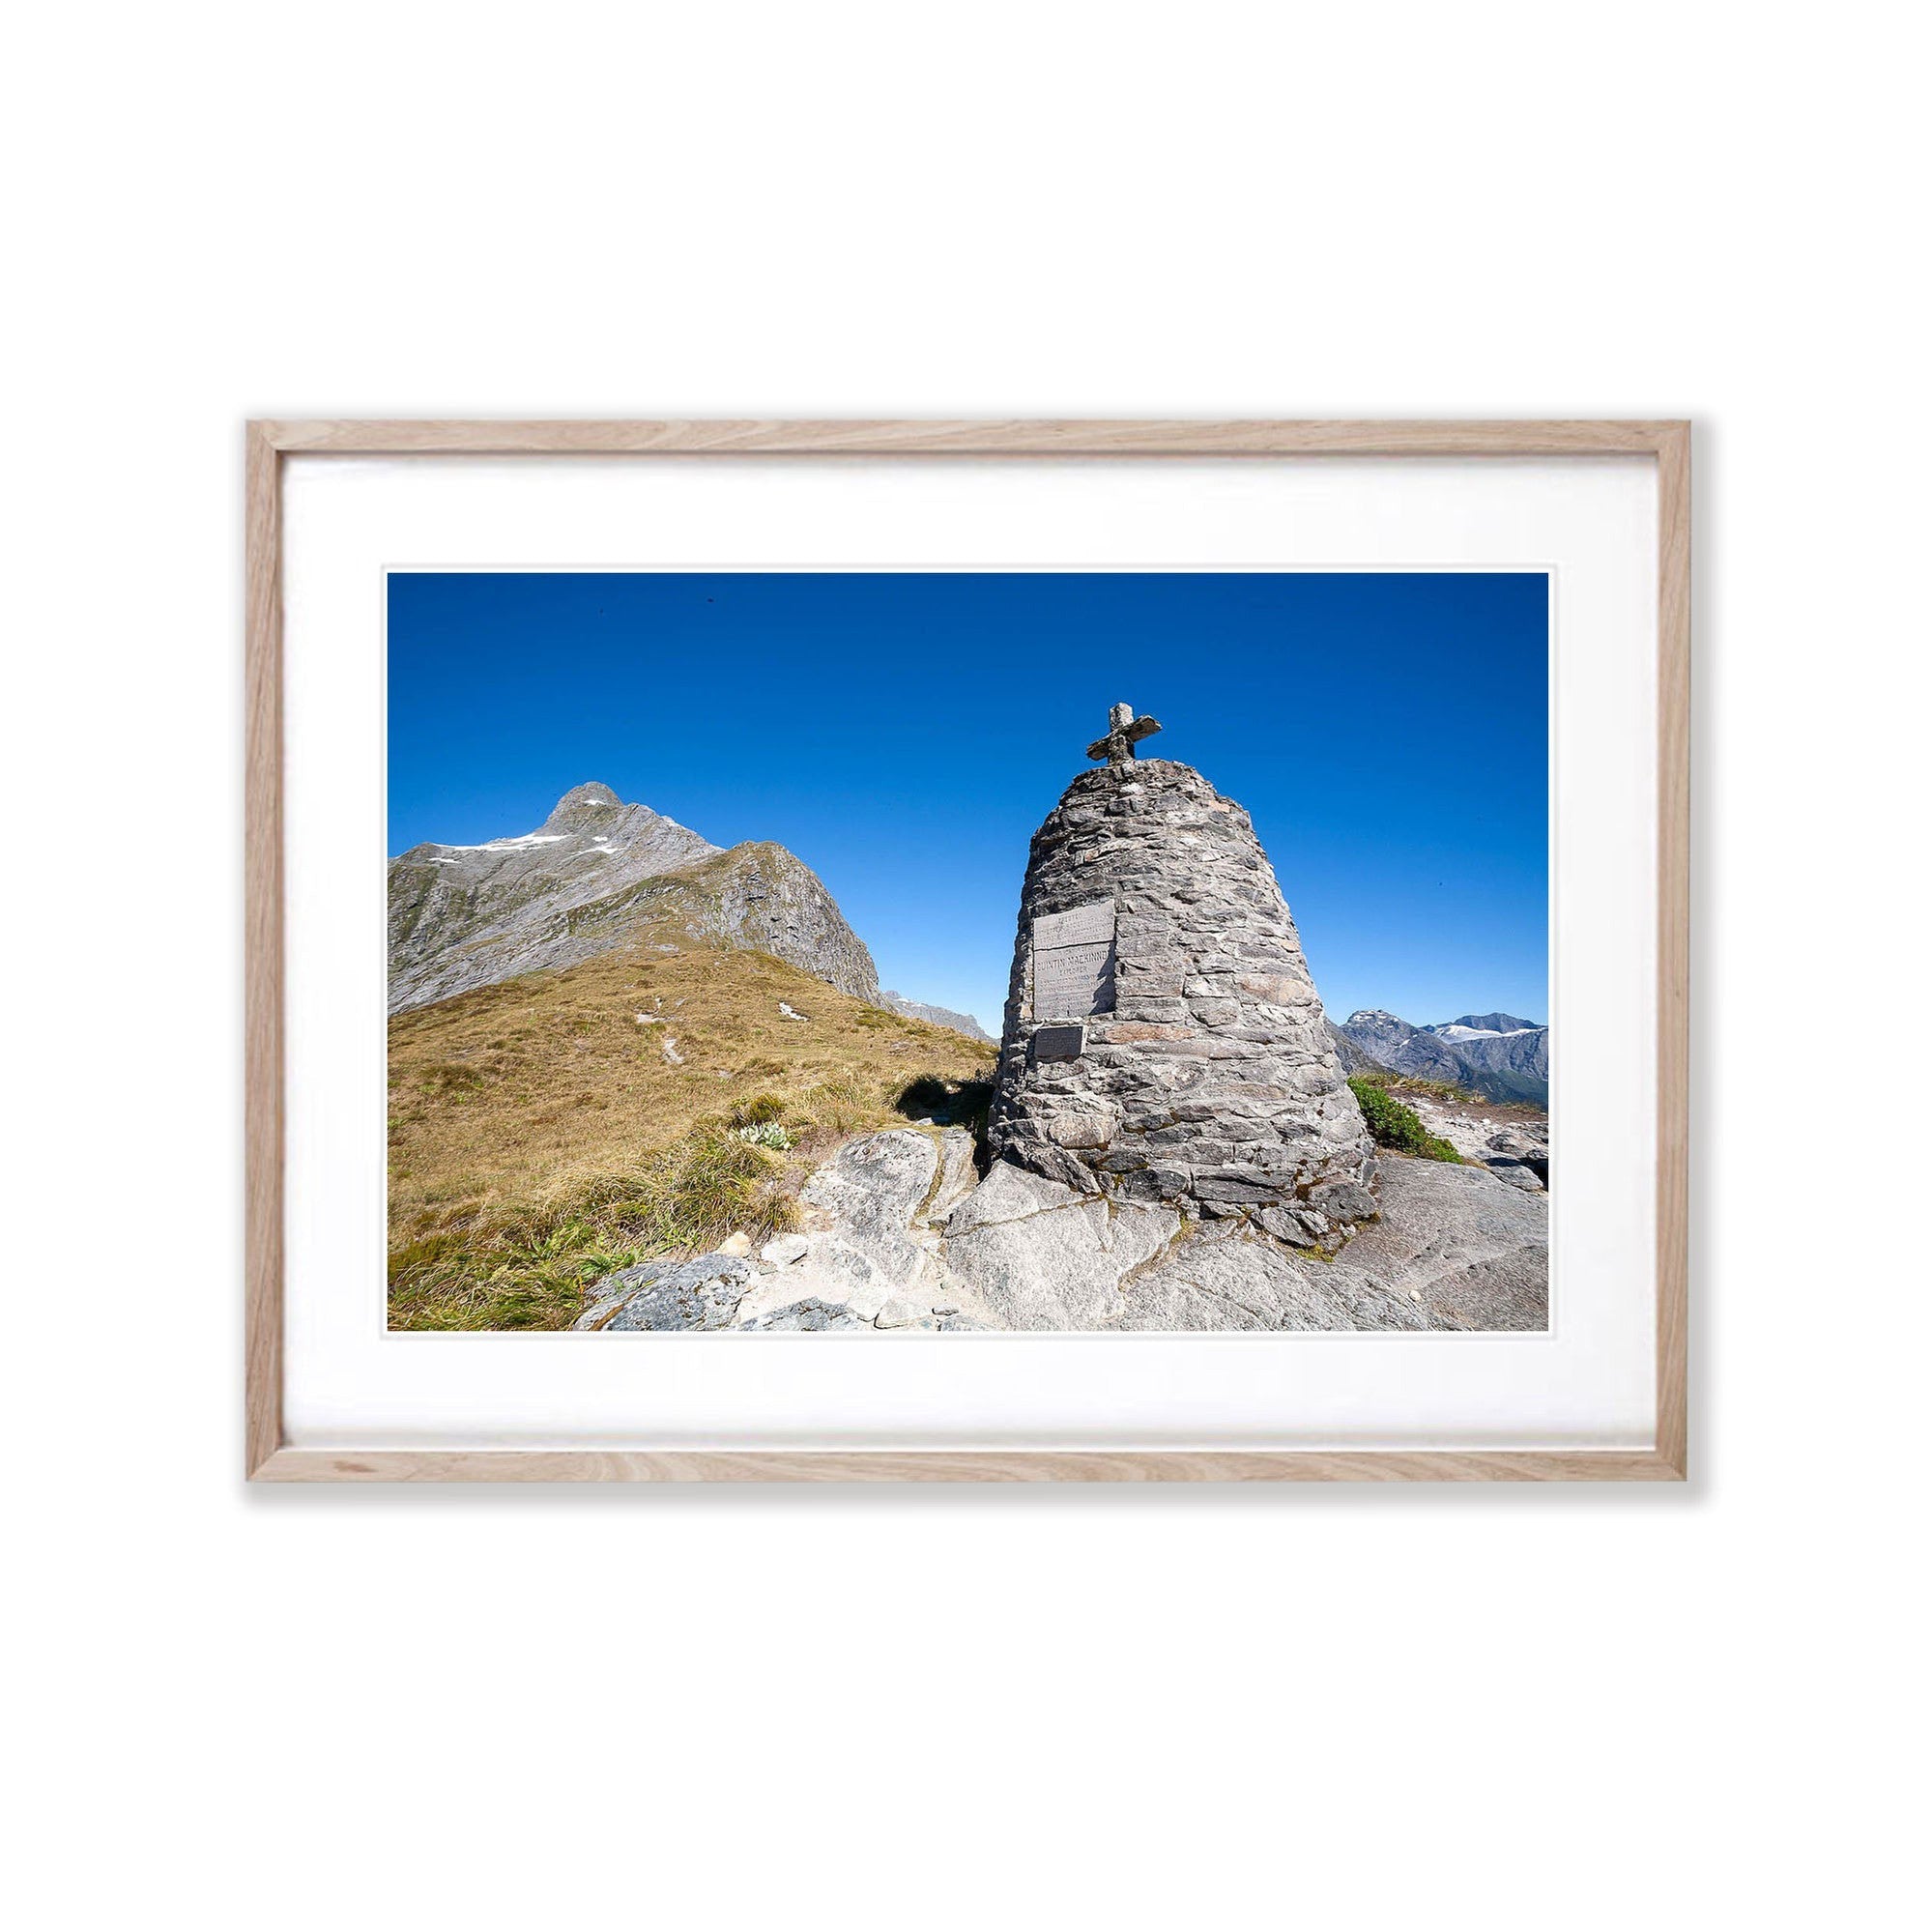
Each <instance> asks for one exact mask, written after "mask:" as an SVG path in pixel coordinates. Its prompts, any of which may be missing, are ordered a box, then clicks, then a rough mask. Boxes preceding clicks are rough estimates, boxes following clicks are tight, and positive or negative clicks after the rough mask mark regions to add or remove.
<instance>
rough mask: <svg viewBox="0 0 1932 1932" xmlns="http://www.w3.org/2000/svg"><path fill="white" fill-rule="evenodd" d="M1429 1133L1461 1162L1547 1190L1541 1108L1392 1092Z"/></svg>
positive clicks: (1512, 1182) (1545, 1139) (1413, 1091)
mask: <svg viewBox="0 0 1932 1932" xmlns="http://www.w3.org/2000/svg"><path fill="white" fill-rule="evenodd" d="M1394 1093H1395V1098H1396V1099H1398V1100H1399V1101H1400V1102H1401V1104H1402V1105H1403V1106H1404V1107H1406V1108H1409V1109H1411V1110H1413V1111H1414V1113H1415V1115H1416V1117H1417V1118H1418V1119H1419V1120H1420V1121H1421V1122H1422V1124H1423V1125H1424V1126H1425V1127H1427V1129H1428V1131H1429V1132H1430V1133H1431V1134H1435V1135H1439V1136H1440V1137H1441V1138H1442V1139H1445V1140H1447V1141H1448V1142H1449V1144H1450V1145H1451V1146H1452V1147H1454V1148H1455V1149H1456V1152H1457V1153H1458V1154H1460V1155H1461V1156H1462V1158H1463V1159H1464V1160H1465V1161H1469V1162H1472V1163H1475V1164H1477V1165H1479V1166H1481V1167H1485V1168H1488V1169H1489V1171H1490V1172H1491V1173H1492V1174H1494V1175H1495V1176H1496V1178H1497V1179H1498V1180H1502V1181H1507V1182H1509V1184H1510V1185H1511V1186H1512V1187H1516V1188H1522V1189H1524V1190H1526V1191H1527V1192H1529V1193H1536V1192H1538V1191H1542V1192H1543V1193H1547V1192H1548V1191H1549V1115H1548V1114H1547V1113H1545V1112H1544V1111H1543V1110H1542V1109H1541V1108H1538V1107H1529V1106H1525V1105H1521V1104H1517V1103H1508V1102H1504V1103H1498V1102H1495V1101H1487V1100H1454V1101H1449V1100H1439V1099H1437V1098H1436V1097H1435V1096H1434V1095H1433V1094H1428V1093H1424V1092H1422V1091H1421V1090H1420V1089H1417V1088H1413V1087H1398V1088H1396V1089H1394Z"/></svg>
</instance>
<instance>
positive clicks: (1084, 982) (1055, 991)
mask: <svg viewBox="0 0 1932 1932" xmlns="http://www.w3.org/2000/svg"><path fill="white" fill-rule="evenodd" d="M1112 957H1113V948H1112V946H1111V945H1110V944H1109V943H1107V942H1106V941H1102V942H1101V943H1100V944H1098V945H1092V946H1055V947H1054V948H1053V950H1052V951H1051V952H1045V953H1035V954H1034V955H1033V1018H1034V1019H1036V1020H1076V1019H1082V1018H1084V1017H1085V1016H1086V1015H1087V1014H1089V1013H1100V1012H1103V1011H1104V1010H1105V1004H1104V1001H1103V998H1102V995H1103V994H1104V993H1105V992H1106V991H1107V990H1108V989H1109V988H1110V987H1111V986H1112V984H1113V978H1112V975H1111V974H1110V972H1109V971H1108V969H1107V966H1108V962H1109V961H1110V959H1111V958H1112Z"/></svg>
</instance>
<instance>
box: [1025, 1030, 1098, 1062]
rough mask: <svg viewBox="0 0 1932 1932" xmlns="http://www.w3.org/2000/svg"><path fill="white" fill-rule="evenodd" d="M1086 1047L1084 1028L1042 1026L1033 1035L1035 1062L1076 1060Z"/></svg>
mask: <svg viewBox="0 0 1932 1932" xmlns="http://www.w3.org/2000/svg"><path fill="white" fill-rule="evenodd" d="M1085 1046H1086V1028H1085V1027H1084V1026H1042V1027H1041V1028H1040V1029H1039V1031H1038V1032H1036V1033H1035V1034H1034V1035H1033V1057H1034V1058H1035V1059H1036V1060H1077V1059H1079V1058H1080V1056H1081V1052H1082V1051H1083V1050H1084V1049H1085Z"/></svg>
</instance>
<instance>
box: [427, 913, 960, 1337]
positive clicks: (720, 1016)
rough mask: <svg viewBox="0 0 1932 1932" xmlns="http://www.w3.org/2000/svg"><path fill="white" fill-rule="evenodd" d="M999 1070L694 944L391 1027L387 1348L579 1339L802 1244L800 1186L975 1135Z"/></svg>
mask: <svg viewBox="0 0 1932 1932" xmlns="http://www.w3.org/2000/svg"><path fill="white" fill-rule="evenodd" d="M781 1001H782V1002H785V1003H786V1004H789V1005H790V1006H791V1007H792V1008H793V1010H794V1011H795V1012H797V1013H800V1014H803V1015H804V1016H806V1017H805V1018H804V1019H803V1020H788V1019H786V1018H785V1017H784V1016H783V1015H782V1013H781V1012H780V1010H779V1009H780V1002H781ZM640 1016H642V1017H640ZM667 1048H668V1049H669V1051H668V1052H667ZM993 1058H994V1050H993V1049H992V1048H991V1047H989V1046H985V1045H981V1044H979V1043H976V1042H974V1041H971V1040H967V1039H965V1038H964V1037H962V1036H961V1035H959V1034H957V1033H953V1032H950V1031H948V1030H947V1029H946V1028H944V1027H940V1026H931V1025H928V1024H925V1023H924V1022H923V1021H918V1020H909V1019H906V1018H904V1017H902V1016H901V1015H899V1014H895V1013H888V1012H886V1011H884V1010H883V1009H881V1008H879V1007H875V1006H868V1005H866V1004H865V1003H864V1002H862V1001H860V1000H857V999H853V998H851V997H850V996H849V995H845V994H842V993H839V992H836V991H835V990H834V989H833V988H831V987H829V986H827V985H825V984H824V983H823V982H822V981H821V980H816V979H814V978H812V977H811V976H810V975H809V974H808V973H805V972H802V971H800V970H799V969H798V968H797V967H795V966H788V965H787V964H785V963H784V962H783V961H781V960H776V959H773V958H771V957H769V956H768V955H766V954H764V953H754V952H743V951H728V950H723V949H718V948H711V947H700V946H693V945H691V944H690V943H689V942H682V944H681V949H680V950H679V951H678V952H675V953H668V952H659V951H656V950H655V949H654V947H653V945H652V944H651V942H650V941H649V939H646V940H642V941H640V942H639V943H638V944H637V945H635V946H634V947H630V948H626V949H624V950H621V951H617V952H612V953H607V954H604V955H602V956H601V957H599V958H597V959H595V960H591V961H589V962H587V963H586V964H584V965H582V966H571V967H569V968H567V969H565V970H562V971H559V972H543V973H533V974H530V975H528V976H526V977H524V978H521V979H514V980H508V981H505V982H504V983H502V984H501V985H497V986H489V987H480V988H478V989H477V990H476V992H474V993H467V994H462V995H458V996H457V997H456V998H454V999H447V1000H443V1001H441V1002H439V1003H438V1004H436V1005H434V1006H428V1007H423V1008H420V1009H418V1011H416V1012H413V1013H405V1014H401V1015H399V1016H397V1017H396V1018H395V1019H393V1020H392V1021H391V1022H390V1023H389V1325H390V1326H391V1327H392V1328H561V1327H567V1326H568V1325H569V1323H570V1322H571V1321H572V1320H574V1319H575V1318H576V1316H577V1314H578V1313H580V1312H582V1309H583V1306H584V1290H585V1288H586V1287H588V1286H589V1285H590V1284H591V1283H592V1282H594V1281H595V1280H597V1278H598V1277H599V1276H601V1275H604V1274H608V1273H610V1272H611V1271H612V1270H613V1269H615V1268H620V1267H626V1266H629V1265H630V1264H631V1263H633V1262H635V1261H639V1260H642V1259H645V1258H646V1257H647V1256H649V1255H652V1254H667V1253H674V1252H682V1251H693V1250H696V1249H699V1248H701V1247H703V1246H706V1245H707V1244H710V1243H714V1242H716V1241H718V1240H720V1239H722V1238H723V1237H724V1236H725V1235H727V1234H729V1233H731V1232H733V1231H735V1230H738V1229H742V1230H743V1231H745V1232H747V1233H749V1234H751V1235H752V1236H753V1237H754V1239H755V1240H756V1239H763V1238H764V1236H766V1235H767V1234H769V1233H770V1232H772V1231H775V1230H778V1229H782V1228H784V1227H786V1226H791V1225H792V1223H793V1221H794V1220H795V1218H796V1212H797V1210H796V1206H795V1202H794V1197H795V1195H796V1192H797V1188H798V1185H799V1183H800V1181H801V1180H802V1179H803V1178H804V1176H805V1174H807V1173H808V1172H810V1170H811V1169H812V1168H814V1167H816V1166H817V1165H818V1164H819V1162H820V1161H822V1160H823V1159H824V1158H825V1157H826V1156H827V1155H828V1154H830V1153H831V1152H832V1151H833V1150H834V1149H835V1148H836V1147H837V1145H838V1144H839V1143H840V1142H841V1141H843V1140H845V1139H849V1138H851V1136H852V1135H854V1134H860V1133H867V1132H871V1131H874V1130H876V1129H878V1128H880V1127H885V1126H893V1125H904V1124H905V1122H906V1120H907V1119H908V1117H915V1116H920V1115H924V1114H928V1113H931V1112H933V1111H935V1110H945V1111H950V1112H952V1113H953V1114H954V1115H955V1117H958V1118H960V1119H962V1120H963V1121H965V1120H966V1118H967V1116H968V1115H969V1114H970V1113H971V1112H972V1111H973V1110H974V1109H975V1107H979V1108H983V1106H984V1100H985V1091H986V1089H985V1086H984V1082H986V1081H988V1079H989V1077H990V1075H991V1073H992V1068H993ZM741 1129H742V1130H744V1132H743V1133H742V1134H741V1133H740V1130H741ZM761 1140H763V1141H764V1142H765V1143H766V1144H763V1145H761V1144H758V1143H759V1141H761Z"/></svg>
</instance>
